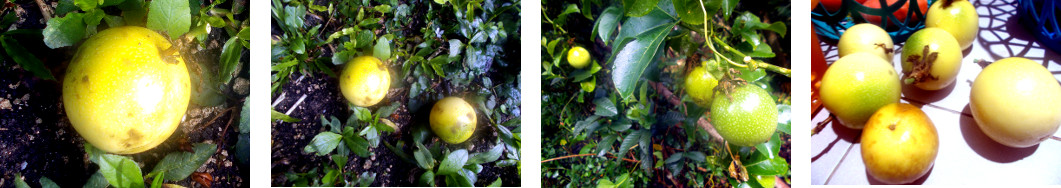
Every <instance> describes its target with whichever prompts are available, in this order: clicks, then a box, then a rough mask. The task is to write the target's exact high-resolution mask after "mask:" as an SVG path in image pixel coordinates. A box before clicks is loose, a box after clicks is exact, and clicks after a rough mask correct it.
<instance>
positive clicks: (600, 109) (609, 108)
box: [593, 97, 619, 117]
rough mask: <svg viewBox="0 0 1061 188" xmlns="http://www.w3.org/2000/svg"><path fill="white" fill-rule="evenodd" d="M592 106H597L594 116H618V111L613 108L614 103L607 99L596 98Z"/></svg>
mask: <svg viewBox="0 0 1061 188" xmlns="http://www.w3.org/2000/svg"><path fill="white" fill-rule="evenodd" d="M593 104H596V105H597V108H596V109H597V111H596V113H595V114H596V115H598V116H604V117H612V116H615V115H618V114H619V110H618V109H616V108H615V103H612V100H609V99H608V98H607V97H601V98H597V99H596V100H593Z"/></svg>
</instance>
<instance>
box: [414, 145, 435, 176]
mask: <svg viewBox="0 0 1061 188" xmlns="http://www.w3.org/2000/svg"><path fill="white" fill-rule="evenodd" d="M416 145H417V149H416V151H414V152H413V158H416V165H418V166H420V168H422V169H425V170H427V173H432V176H434V173H433V172H431V171H432V169H434V168H435V157H434V156H433V155H431V151H428V150H427V148H426V147H424V145H423V144H421V143H416Z"/></svg>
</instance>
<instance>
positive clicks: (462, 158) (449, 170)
mask: <svg viewBox="0 0 1061 188" xmlns="http://www.w3.org/2000/svg"><path fill="white" fill-rule="evenodd" d="M466 162H468V150H464V149H458V150H456V151H453V152H451V153H449V155H446V158H445V159H443V160H442V163H441V164H439V167H438V171H437V172H435V174H438V175H440V176H445V175H450V174H456V173H457V171H459V170H461V167H464V164H465V163H466Z"/></svg>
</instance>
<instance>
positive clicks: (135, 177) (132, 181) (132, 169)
mask: <svg viewBox="0 0 1061 188" xmlns="http://www.w3.org/2000/svg"><path fill="white" fill-rule="evenodd" d="M98 161H99V163H97V164H98V165H99V171H100V173H101V174H103V177H104V178H107V182H110V184H111V186H114V187H131V188H142V187H144V176H143V175H142V174H141V172H140V166H138V165H137V164H136V162H134V161H133V160H132V159H129V157H125V156H120V155H113V154H102V155H100V156H99V159H98Z"/></svg>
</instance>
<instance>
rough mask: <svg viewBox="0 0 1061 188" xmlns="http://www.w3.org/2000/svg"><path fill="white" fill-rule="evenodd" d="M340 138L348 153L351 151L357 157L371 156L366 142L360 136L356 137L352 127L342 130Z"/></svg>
mask: <svg viewBox="0 0 1061 188" xmlns="http://www.w3.org/2000/svg"><path fill="white" fill-rule="evenodd" d="M342 137H343V142H344V143H345V144H346V147H347V148H350V151H353V152H354V154H357V156H360V157H369V156H371V155H372V153H369V151H368V146H369V143H368V140H365V138H361V136H358V135H357V134H356V131H355V130H354V128H353V127H346V128H344V129H343V135H342ZM314 140H316V139H314ZM336 142H338V141H336ZM336 144H338V143H336Z"/></svg>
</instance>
